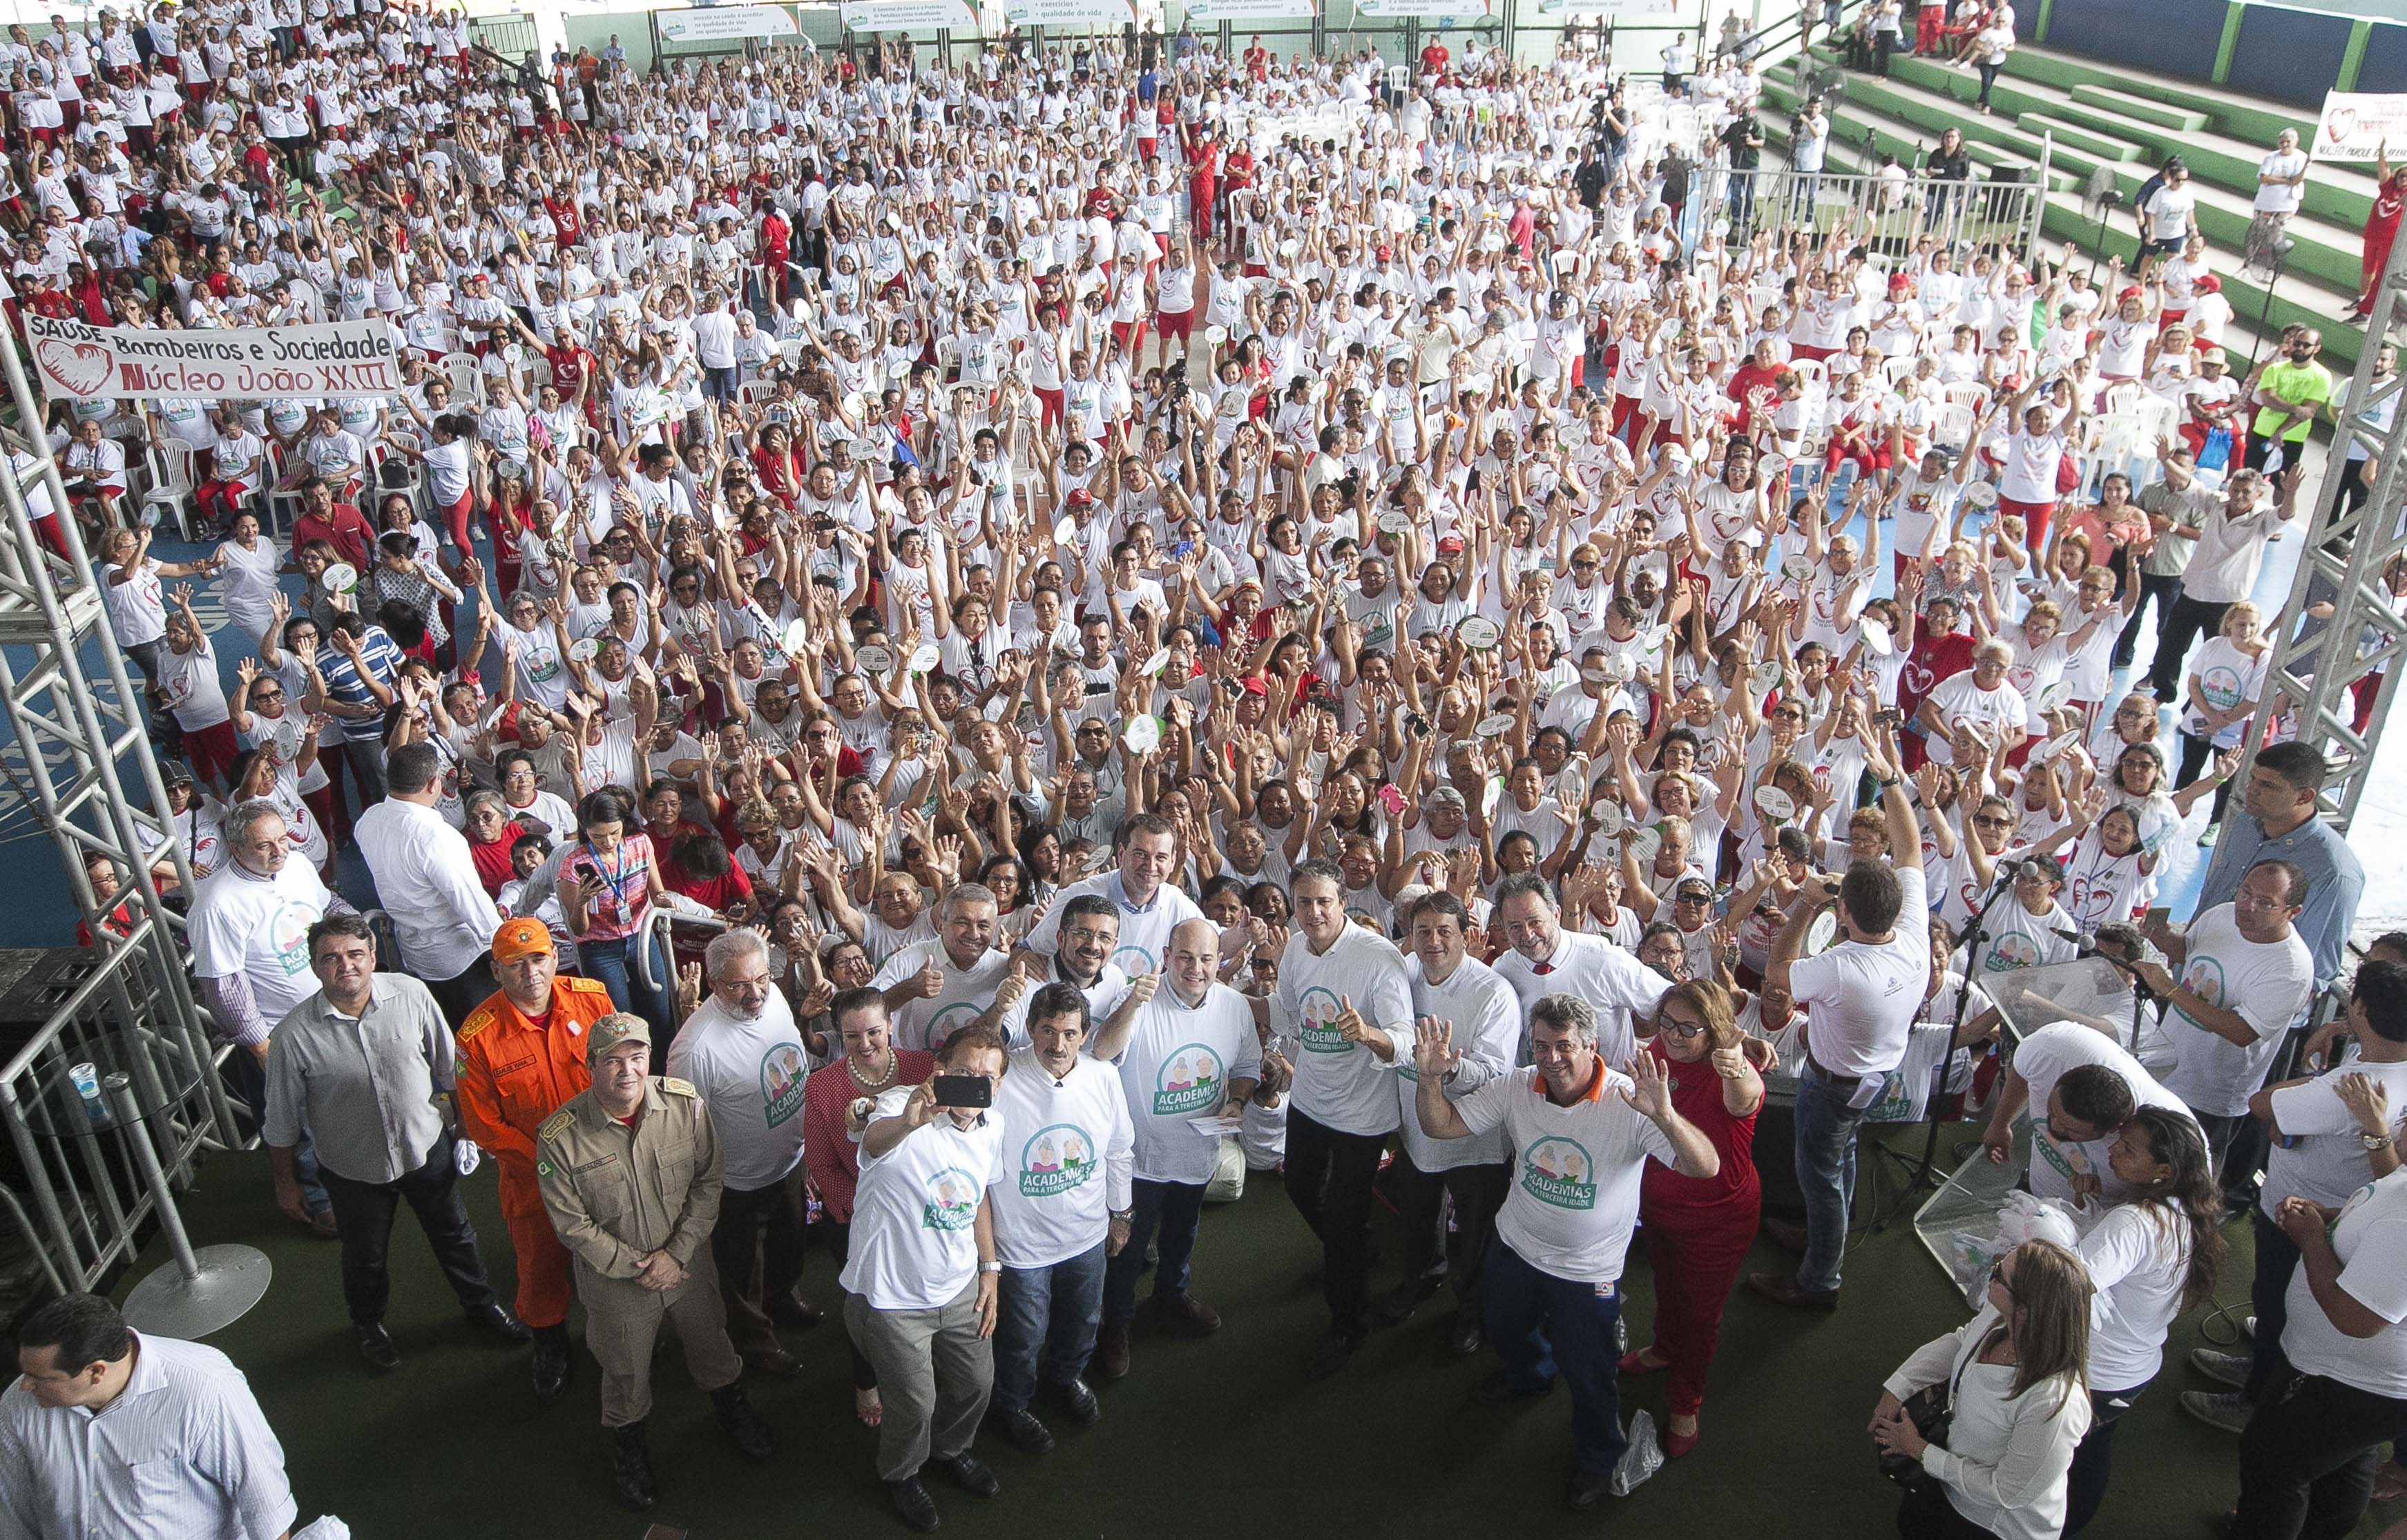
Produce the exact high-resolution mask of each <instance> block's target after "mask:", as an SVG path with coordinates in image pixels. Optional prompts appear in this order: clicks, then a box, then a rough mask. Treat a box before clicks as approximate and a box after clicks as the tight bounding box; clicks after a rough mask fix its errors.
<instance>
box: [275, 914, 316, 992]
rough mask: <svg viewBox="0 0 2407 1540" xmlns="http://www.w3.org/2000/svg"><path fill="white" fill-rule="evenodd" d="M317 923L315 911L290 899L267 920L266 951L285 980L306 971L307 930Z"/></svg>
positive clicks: (307, 960) (307, 954)
mask: <svg viewBox="0 0 2407 1540" xmlns="http://www.w3.org/2000/svg"><path fill="white" fill-rule="evenodd" d="M317 922H318V912H317V910H315V909H313V908H311V907H310V906H309V905H306V904H303V903H301V902H299V901H298V900H295V899H289V898H288V899H286V900H285V901H284V902H283V903H281V904H279V905H277V906H276V912H275V913H274V914H272V915H269V916H268V917H267V948H268V950H270V951H272V952H274V953H275V954H276V962H277V965H278V967H281V968H282V969H283V970H284V977H287V978H297V977H300V976H301V975H303V974H305V973H307V972H308V971H309V927H310V926H312V925H314V924H316V923H317Z"/></svg>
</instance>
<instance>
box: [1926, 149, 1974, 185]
mask: <svg viewBox="0 0 2407 1540" xmlns="http://www.w3.org/2000/svg"><path fill="white" fill-rule="evenodd" d="M1924 169H1925V170H1926V171H1928V172H1929V173H1930V175H1931V176H1933V177H1935V178H1938V179H1939V180H1941V181H1944V182H1960V181H1962V180H1963V179H1964V178H1967V177H1969V176H1971V175H1972V174H1973V157H1972V156H1970V155H1968V154H1966V153H1965V151H1964V149H1963V147H1962V146H1960V145H1959V146H1958V147H1957V148H1956V149H1955V150H1953V151H1950V150H1932V151H1931V152H1930V161H1929V162H1928V163H1927V164H1925V166H1924Z"/></svg>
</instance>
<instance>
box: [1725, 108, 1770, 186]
mask: <svg viewBox="0 0 2407 1540" xmlns="http://www.w3.org/2000/svg"><path fill="white" fill-rule="evenodd" d="M1762 137H1763V129H1762V127H1761V125H1759V123H1757V122H1756V121H1755V114H1754V113H1752V112H1742V113H1740V114H1739V115H1738V117H1737V118H1736V119H1735V120H1733V121H1731V123H1730V126H1729V127H1728V128H1725V129H1723V130H1722V144H1723V145H1724V146H1725V147H1726V148H1727V149H1728V150H1730V169H1731V170H1733V171H1752V170H1754V169H1755V168H1756V167H1757V166H1759V165H1760V164H1763V149H1762V147H1761V146H1760V145H1750V144H1748V143H1747V141H1748V140H1749V139H1760V138H1762Z"/></svg>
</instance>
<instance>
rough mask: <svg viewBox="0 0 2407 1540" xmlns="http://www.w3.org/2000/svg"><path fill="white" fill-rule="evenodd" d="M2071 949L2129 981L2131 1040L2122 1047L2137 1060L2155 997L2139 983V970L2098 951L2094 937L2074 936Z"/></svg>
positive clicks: (2117, 958) (2128, 963)
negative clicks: (2141, 1033) (2093, 959)
mask: <svg viewBox="0 0 2407 1540" xmlns="http://www.w3.org/2000/svg"><path fill="white" fill-rule="evenodd" d="M2058 934H2061V933H2058ZM2072 948H2073V951H2074V952H2075V953H2076V954H2078V955H2079V956H2082V957H2094V958H2096V959H2097V960H2098V961H2099V962H2103V963H2105V964H2106V965H2107V966H2108V967H2110V968H2113V969H2114V970H2115V972H2116V973H2119V974H2121V975H2122V976H2123V977H2126V978H2128V979H2129V980H2130V981H2131V1040H2130V1041H2129V1042H2128V1043H2126V1044H2124V1045H2123V1047H2124V1048H2127V1049H2129V1052H2130V1055H2131V1057H2132V1058H2134V1059H2137V1058H2138V1057H2139V1056H2140V1032H2141V1029H2142V1027H2143V1026H2144V1024H2145V1023H2146V1021H2147V1015H2146V1012H2147V1008H2148V1002H2149V1001H2151V1000H2153V999H2155V998H2156V996H2155V995H2154V994H2153V993H2152V992H2150V991H2149V989H2148V986H2147V985H2145V984H2144V983H2142V982H2141V981H2140V970H2139V969H2138V968H2137V967H2136V966H2134V965H2133V964H2131V963H2130V962H2126V961H2124V960H2123V959H2122V958H2119V957H2117V956H2115V954H2114V953H2113V952H2108V951H2101V950H2099V949H2098V938H2097V937H2096V936H2093V935H2076V936H2074V937H2073V938H2072Z"/></svg>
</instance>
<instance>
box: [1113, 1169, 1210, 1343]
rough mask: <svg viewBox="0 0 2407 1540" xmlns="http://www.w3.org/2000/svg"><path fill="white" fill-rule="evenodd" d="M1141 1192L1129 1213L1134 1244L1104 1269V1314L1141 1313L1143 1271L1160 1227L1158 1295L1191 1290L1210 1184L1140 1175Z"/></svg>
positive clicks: (1135, 1186) (1125, 1315)
mask: <svg viewBox="0 0 2407 1540" xmlns="http://www.w3.org/2000/svg"><path fill="white" fill-rule="evenodd" d="M1132 1191H1134V1193H1135V1197H1134V1199H1133V1200H1132V1205H1131V1213H1130V1215H1129V1239H1128V1244H1127V1245H1126V1246H1123V1247H1121V1248H1120V1254H1119V1255H1118V1256H1117V1257H1114V1258H1112V1259H1111V1260H1110V1262H1107V1263H1105V1265H1104V1319H1105V1320H1131V1319H1134V1318H1135V1316H1136V1280H1137V1275H1139V1274H1140V1273H1143V1272H1144V1271H1145V1252H1146V1247H1147V1243H1148V1242H1150V1241H1152V1240H1153V1239H1154V1238H1155V1233H1156V1231H1157V1230H1159V1232H1160V1236H1161V1248H1160V1250H1159V1251H1158V1252H1157V1254H1156V1256H1155V1259H1154V1264H1153V1292H1154V1297H1155V1298H1157V1299H1175V1298H1176V1297H1177V1296H1178V1295H1180V1294H1183V1293H1185V1292H1187V1286H1188V1282H1189V1277H1190V1276H1191V1275H1190V1273H1189V1267H1188V1263H1189V1261H1190V1260H1191V1259H1192V1258H1193V1257H1194V1255H1195V1237H1196V1235H1197V1234H1198V1233H1200V1232H1201V1231H1202V1230H1203V1191H1204V1190H1203V1185H1202V1184H1201V1183H1194V1184H1190V1183H1187V1182H1149V1181H1147V1180H1146V1179H1145V1178H1144V1177H1142V1176H1139V1177H1138V1178H1136V1180H1135V1182H1134V1183H1132Z"/></svg>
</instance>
